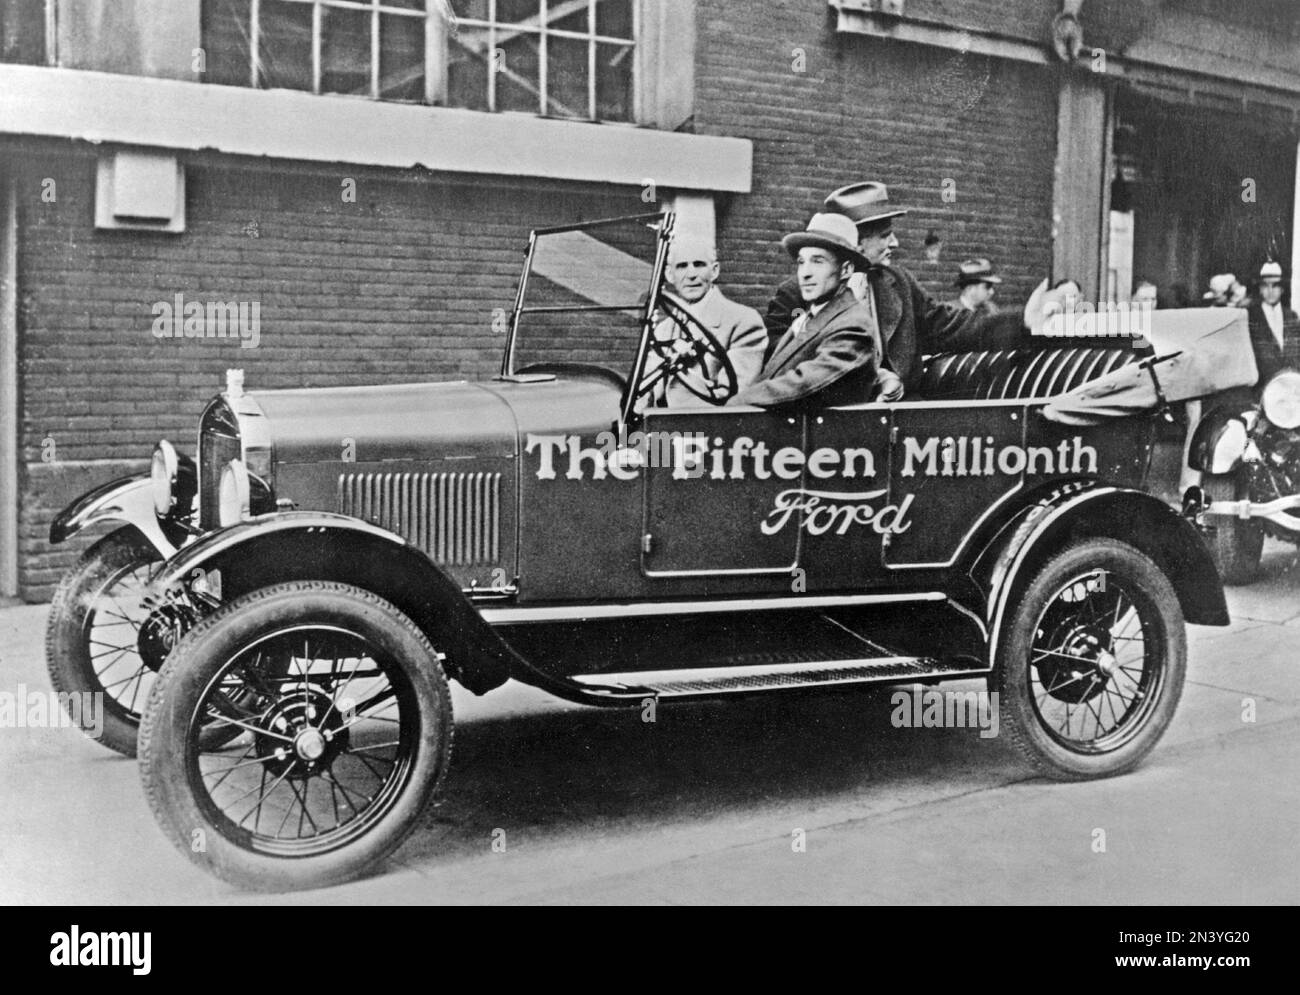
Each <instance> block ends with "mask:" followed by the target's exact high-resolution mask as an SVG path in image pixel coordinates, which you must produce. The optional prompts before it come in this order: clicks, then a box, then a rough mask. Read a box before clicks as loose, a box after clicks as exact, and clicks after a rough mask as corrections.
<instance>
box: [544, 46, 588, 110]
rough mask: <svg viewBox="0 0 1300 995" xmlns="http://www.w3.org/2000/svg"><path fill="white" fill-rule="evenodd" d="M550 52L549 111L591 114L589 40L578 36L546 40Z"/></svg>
mask: <svg viewBox="0 0 1300 995" xmlns="http://www.w3.org/2000/svg"><path fill="white" fill-rule="evenodd" d="M546 44H547V46H548V47H547V53H548V56H549V58H548V74H547V91H548V93H547V96H548V97H549V98H550V99H549V100H548V102H547V103H548V106H547V113H548V114H555V115H558V116H560V117H582V118H585V117H590V116H591V110H590V108H589V107H588V94H587V42H585V41H581V40H579V39H577V38H557V37H555V36H554V35H552V36H551V37H549V38H548V39H547V41H546Z"/></svg>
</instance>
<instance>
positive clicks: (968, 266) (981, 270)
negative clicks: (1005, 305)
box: [949, 259, 1002, 317]
mask: <svg viewBox="0 0 1300 995" xmlns="http://www.w3.org/2000/svg"><path fill="white" fill-rule="evenodd" d="M1001 282H1002V277H1000V276H998V275H997V274H996V273H994V272H993V264H992V263H991V262H989V261H988V260H987V259H967V260H966V261H965V262H964V263H962V264H961V265H960V266H958V267H957V279H956V281H955V283H956V286H957V287H958V292H957V299H956V300H953V301H950V302H949V303H950V304H951V306H952V307H955V308H965V309H966V310H967V311H978V312H979V313H980V314H982V315H984V316H985V317H992V316H993V315H995V314H997V313H998V306H997V305H996V304H994V303H993V294H994V293H995V292H996V291H997V287H998V284H999V283H1001Z"/></svg>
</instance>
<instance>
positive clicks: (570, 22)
mask: <svg viewBox="0 0 1300 995" xmlns="http://www.w3.org/2000/svg"><path fill="white" fill-rule="evenodd" d="M577 2H578V0H551V5H550V8H549V9H548V11H547V19H548V20H549V22H550V23H549V24H548V25H547V27H548V28H550V29H551V30H553V31H576V32H578V33H579V34H584V35H585V34H589V33H590V32H591V28H590V27H589V24H590V19H589V17H588V15H589V14H590V13H591V8H590V7H588V6H587V4H586V3H583V4H582V6H580V7H578V8H577V9H576V10H573V11H572V12H571V13H569V14H564V11H566V10H570V9H571V8H572V7H573V6H574V4H575V3H577ZM556 14H564V16H563V17H556V16H555V15H556Z"/></svg>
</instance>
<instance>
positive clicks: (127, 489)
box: [50, 474, 177, 559]
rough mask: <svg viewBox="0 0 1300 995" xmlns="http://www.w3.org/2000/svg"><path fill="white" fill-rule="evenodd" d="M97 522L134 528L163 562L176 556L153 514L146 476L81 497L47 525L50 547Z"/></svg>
mask: <svg viewBox="0 0 1300 995" xmlns="http://www.w3.org/2000/svg"><path fill="white" fill-rule="evenodd" d="M100 522H123V523H125V524H127V525H134V526H135V527H136V528H137V529H139V530H140V534H141V535H143V536H144V537H145V539H147V540H148V541H149V543H150V544H151V545H152V546H153V547H154V549H156V550H158V552H159V553H160V554H162V557H163V559H170V558H171V557H173V556H175V555H176V548H177V547H176V546H175V545H174V544H173V543H172V542H171V541H170V540H169V539H168V538H167V536H166V535H165V534H164V533H163V530H162V526H161V525H160V524H159V522H158V514H157V512H155V511H154V506H153V489H152V487H151V485H150V479H149V475H148V474H140V475H138V476H134V477H120V478H118V479H117V480H110V481H109V482H108V483H106V484H102V485H100V486H99V487H96V488H95V489H94V490H92V491H87V492H86V493H85V494H83V495H81V497H79V498H77V500H75V501H73V502H72V504H70V505H68V506H67V507H66V508H64V509H63V510H62V511H61V512H59V513H58V514H57V515H56V516H55V517H54V521H53V522H51V523H50V544H51V545H54V546H57V545H58V544H59V543H61V542H64V541H65V540H67V539H70V538H71V537H72V536H74V535H76V534H77V533H78V532H80V531H81V530H82V529H86V528H89V527H90V526H92V525H97V524H99V523H100Z"/></svg>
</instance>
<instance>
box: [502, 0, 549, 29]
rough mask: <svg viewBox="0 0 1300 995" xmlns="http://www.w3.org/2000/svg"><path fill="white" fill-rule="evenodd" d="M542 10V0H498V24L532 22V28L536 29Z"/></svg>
mask: <svg viewBox="0 0 1300 995" xmlns="http://www.w3.org/2000/svg"><path fill="white" fill-rule="evenodd" d="M552 2H554V0H552ZM541 9H542V5H541V0H497V22H498V23H500V24H510V23H512V22H513V23H518V22H519V21H531V22H532V24H531V26H532V27H534V28H535V27H537V18H538V15H539V14H540V13H541Z"/></svg>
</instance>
